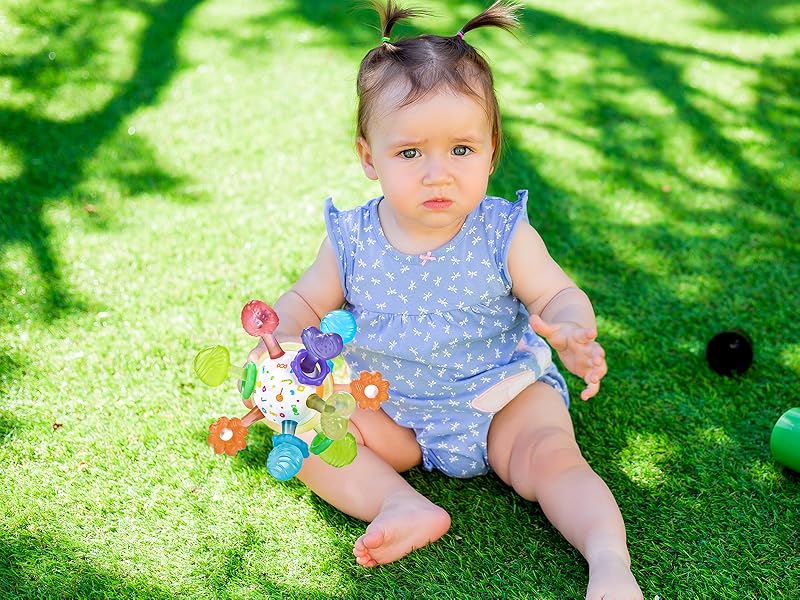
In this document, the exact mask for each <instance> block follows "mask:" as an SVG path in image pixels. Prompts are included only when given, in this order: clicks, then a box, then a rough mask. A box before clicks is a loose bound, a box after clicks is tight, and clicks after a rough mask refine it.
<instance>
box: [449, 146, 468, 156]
mask: <svg viewBox="0 0 800 600" xmlns="http://www.w3.org/2000/svg"><path fill="white" fill-rule="evenodd" d="M470 152H472V150H471V149H470V148H468V147H467V146H456V147H455V148H453V154H455V155H456V156H466V155H467V154H469V153H470Z"/></svg>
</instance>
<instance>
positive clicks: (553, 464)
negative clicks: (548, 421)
mask: <svg viewBox="0 0 800 600" xmlns="http://www.w3.org/2000/svg"><path fill="white" fill-rule="evenodd" d="M520 438H521V439H518V440H516V441H515V443H514V445H513V446H512V449H511V460H510V461H509V471H510V473H509V475H510V477H511V480H512V482H513V485H514V488H515V489H516V490H517V492H518V493H519V494H520V495H521V496H523V497H525V498H528V499H531V500H532V499H534V498H535V489H536V488H537V487H538V485H539V484H540V483H541V482H543V481H550V480H552V479H554V478H556V477H558V476H559V475H560V474H561V473H564V472H566V471H570V470H572V469H575V468H582V467H585V466H586V464H587V463H586V460H585V459H584V458H583V456H582V455H581V451H580V448H579V447H578V444H577V443H576V442H575V438H574V437H573V436H572V435H571V434H570V433H569V432H566V431H564V430H563V429H560V428H557V427H550V428H545V429H541V430H539V431H536V432H534V433H533V434H531V435H528V436H520Z"/></svg>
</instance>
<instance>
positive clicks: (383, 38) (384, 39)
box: [381, 36, 389, 44]
mask: <svg viewBox="0 0 800 600" xmlns="http://www.w3.org/2000/svg"><path fill="white" fill-rule="evenodd" d="M388 41H389V38H388V37H386V36H383V37H382V38H381V44H383V43H384V42H388Z"/></svg>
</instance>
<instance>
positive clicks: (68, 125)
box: [0, 0, 200, 321]
mask: <svg viewBox="0 0 800 600" xmlns="http://www.w3.org/2000/svg"><path fill="white" fill-rule="evenodd" d="M199 3H200V0H173V1H165V2H162V3H158V4H156V3H151V2H144V1H142V2H126V3H119V4H118V3H116V2H105V3H104V10H101V11H97V10H96V9H95V7H71V8H70V9H69V10H68V12H67V14H64V15H60V18H57V19H56V20H55V21H54V22H50V21H49V20H48V19H47V18H46V17H45V16H44V15H45V13H42V12H40V11H38V10H30V11H29V12H26V13H23V14H20V15H18V17H19V20H20V21H22V22H23V23H24V25H25V27H26V29H30V30H32V31H34V32H35V34H33V35H35V36H38V37H46V38H48V39H51V40H53V43H57V44H58V45H59V48H60V49H59V52H58V53H52V54H51V55H50V56H51V57H52V58H50V57H48V54H47V53H46V52H44V51H41V52H37V53H35V54H33V55H30V56H26V55H19V56H12V57H11V58H10V59H9V60H6V61H5V62H4V66H3V67H2V68H0V75H2V76H4V77H6V78H9V79H10V80H12V81H13V83H14V86H15V88H17V89H19V90H20V91H21V92H22V93H23V95H22V96H21V97H24V94H28V93H30V94H33V95H35V96H36V97H40V98H48V99H52V98H54V97H57V95H58V94H59V92H60V91H61V89H62V86H63V89H67V90H69V88H70V86H72V85H76V84H79V85H87V83H88V84H92V82H91V81H89V82H86V81H85V80H80V81H72V79H71V73H72V71H75V72H78V73H81V72H82V70H83V69H86V68H87V63H88V61H90V60H94V59H97V58H98V56H102V54H103V48H102V47H101V46H102V42H101V41H100V38H101V36H102V35H103V31H104V26H105V25H108V21H109V20H111V19H110V17H109V15H110V14H113V13H114V12H115V11H114V9H118V10H120V11H122V10H125V11H129V10H132V11H136V12H138V13H139V15H141V17H142V18H143V19H144V21H145V26H144V28H143V31H142V33H141V37H140V43H139V48H140V51H139V54H138V56H137V57H136V59H135V61H136V62H135V65H134V68H133V73H132V75H131V77H130V78H129V79H128V80H127V81H124V82H122V83H121V84H120V85H119V86H118V87H117V88H116V89H115V90H114V93H113V95H112V96H111V97H110V98H109V99H108V100H107V101H106V102H105V103H104V104H103V106H101V107H98V108H97V109H96V110H88V111H87V112H85V113H83V114H79V115H77V116H74V117H73V118H70V119H66V120H65V119H61V118H58V117H53V116H48V115H47V114H45V112H44V111H42V110H39V109H36V108H33V107H31V108H21V107H18V106H12V105H6V107H4V108H0V140H2V142H3V144H5V145H6V147H7V148H9V149H10V150H11V151H12V154H13V155H14V156H15V157H16V159H17V162H18V165H17V169H16V174H14V175H13V176H12V177H11V178H7V179H3V180H0V214H2V219H0V253H5V252H6V251H7V250H8V249H9V248H11V247H12V246H15V245H19V246H21V247H22V248H24V249H25V250H26V251H29V252H30V254H31V255H32V267H33V269H34V275H35V276H36V277H38V278H39V279H40V280H41V281H42V285H43V287H44V289H45V292H44V298H43V299H42V300H41V303H40V304H41V305H40V306H38V307H35V308H37V309H38V310H34V309H33V308H34V307H29V308H31V309H32V310H30V311H29V314H31V315H34V316H36V315H41V317H42V318H43V319H46V320H48V321H50V320H52V319H54V318H59V317H62V316H66V315H69V314H70V313H75V312H81V311H83V310H84V309H85V302H84V301H83V300H80V299H79V298H77V297H76V296H75V294H74V293H73V292H71V291H70V290H69V286H68V285H67V283H66V282H65V281H64V278H63V276H62V273H61V265H60V259H59V257H58V253H57V251H55V250H54V248H53V230H52V228H51V226H50V225H49V223H48V222H47V219H46V216H45V213H46V210H47V207H48V205H49V204H50V203H51V202H52V201H54V200H56V199H66V200H68V201H69V202H70V203H71V204H72V205H73V206H83V205H91V206H89V207H88V209H87V213H89V218H93V219H94V223H95V224H96V225H100V226H102V224H103V217H101V216H100V215H102V214H103V213H102V204H103V197H102V192H101V193H88V192H86V191H85V190H82V189H81V185H82V183H83V182H84V180H85V179H86V177H87V176H88V173H87V168H89V166H90V164H89V163H90V160H91V159H92V158H93V157H94V155H95V153H96V152H97V151H98V149H99V148H100V147H101V145H103V144H104V143H106V142H107V141H108V140H109V139H111V138H112V137H113V136H114V135H115V134H116V133H117V132H118V131H119V130H120V128H121V127H123V126H124V125H123V124H124V123H125V120H126V118H127V117H128V116H129V115H131V114H132V113H134V112H136V111H138V110H140V109H141V108H143V107H146V106H148V105H150V104H152V103H153V102H154V101H155V100H156V98H157V97H158V94H159V93H160V90H161V89H162V88H163V87H164V86H165V85H167V83H168V82H169V80H170V79H171V77H172V76H173V75H174V73H175V70H176V66H177V55H176V47H177V40H178V36H179V34H180V31H181V29H182V28H183V26H184V23H185V21H186V19H187V17H188V15H189V14H190V13H191V12H192V11H193V10H194V8H195V7H196V6H197V5H198V4H199ZM20 10H21V9H20ZM15 16H17V15H15ZM56 40H58V41H57V42H56ZM62 48H63V52H62V51H61V49H62ZM56 59H57V60H56ZM98 68H99V67H98ZM98 79H100V76H99V75H98ZM109 79H112V77H111V76H109ZM94 84H95V85H96V84H97V81H95V82H94ZM89 87H90V88H91V85H89ZM120 153H121V154H122V157H121V160H119V161H118V163H117V164H115V165H112V167H111V168H112V170H113V171H114V172H113V175H114V177H115V179H116V180H117V181H118V182H119V183H120V184H121V185H122V186H123V188H124V189H125V190H126V191H127V193H130V194H131V195H134V194H137V193H142V192H144V191H153V190H164V189H169V188H171V187H173V186H174V185H175V184H176V183H177V182H178V181H179V179H177V178H175V177H174V176H172V175H170V174H168V173H166V172H164V171H162V170H161V169H159V168H158V167H157V166H156V164H155V160H154V159H153V157H152V155H151V152H150V150H149V149H148V148H146V147H145V146H144V145H143V144H142V143H140V142H138V141H137V140H134V139H132V140H129V141H128V143H126V144H122V145H121V146H120ZM95 204H97V205H99V206H100V208H101V210H100V211H97V214H98V216H95V217H93V216H92V215H93V214H94V213H95V212H96V211H95V209H96V208H97V207H95V206H94V205H95ZM18 277H19V276H18V275H17V274H15V273H14V272H13V271H12V270H10V269H9V268H8V267H7V266H5V265H2V266H0V286H2V287H3V288H4V289H8V290H12V289H13V290H16V289H17V288H19V287H20V285H22V284H23V282H21V281H19V280H18ZM7 302H9V299H8V297H6V296H5V295H4V296H3V297H2V299H0V309H3V310H8V311H9V312H15V311H13V310H12V307H10V306H8V305H7V304H6V303H7Z"/></svg>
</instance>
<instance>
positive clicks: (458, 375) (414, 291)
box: [325, 191, 569, 477]
mask: <svg viewBox="0 0 800 600" xmlns="http://www.w3.org/2000/svg"><path fill="white" fill-rule="evenodd" d="M381 200H382V197H380V198H375V199H373V200H370V201H369V202H368V203H367V204H365V205H363V206H360V207H357V208H354V209H352V210H346V211H339V210H338V209H337V208H336V207H335V206H334V205H333V201H332V200H331V199H330V198H329V199H328V200H327V202H326V205H325V223H326V226H327V229H328V237H329V238H330V240H331V244H332V246H333V249H334V252H335V254H336V256H337V262H338V264H339V275H340V281H341V284H342V289H343V290H344V296H345V299H346V301H347V304H346V306H345V308H346V309H347V310H349V311H351V312H352V313H353V315H354V316H355V319H356V323H357V324H358V333H357V335H356V338H355V340H354V341H353V342H352V343H350V344H347V345H346V346H345V350H344V353H343V354H344V358H345V361H346V362H347V364H348V367H349V368H350V369H351V371H352V372H355V373H358V372H360V371H380V372H381V373H382V374H383V377H384V378H385V379H386V380H387V381H389V385H390V388H389V400H388V401H387V402H384V403H383V405H382V408H383V410H384V411H385V412H386V414H388V415H389V416H390V417H391V418H392V419H393V420H394V421H395V422H396V423H398V424H399V425H402V426H403V427H408V428H410V429H412V430H413V431H414V433H415V434H416V437H417V442H418V443H419V445H420V447H421V448H422V461H423V466H424V467H425V468H426V469H428V470H431V469H433V468H436V469H439V470H440V471H443V472H444V473H446V474H448V475H450V476H453V477H473V476H475V475H482V474H484V473H487V472H488V471H489V470H490V467H489V460H488V455H487V451H486V439H487V435H488V431H489V424H490V423H491V420H492V417H493V416H494V414H495V413H497V411H499V410H500V409H501V408H503V406H505V405H506V404H507V403H508V402H510V401H511V400H512V399H513V398H514V397H515V396H516V395H517V394H519V393H520V392H521V391H522V390H524V389H525V388H526V387H528V386H529V385H531V384H532V383H533V382H534V381H537V380H541V381H543V382H545V383H547V384H549V385H551V386H552V387H553V388H555V389H556V390H557V391H558V392H560V393H561V395H562V397H563V398H564V402H565V403H567V405H569V396H568V392H567V386H566V384H565V382H564V379H563V377H562V376H561V374H560V373H559V372H558V370H557V369H556V367H555V365H554V364H553V362H552V356H551V351H550V347H549V346H548V345H547V343H546V342H544V340H542V339H541V338H540V337H539V336H537V335H536V334H535V333H534V332H533V331H532V330H531V328H530V325H529V324H528V313H527V311H526V310H525V307H524V306H523V305H522V303H521V302H520V301H519V300H517V298H515V297H514V296H512V295H511V279H510V275H509V273H508V264H507V257H508V249H509V246H510V243H511V238H512V236H513V234H514V231H515V230H516V227H517V225H518V223H519V222H520V221H522V220H523V219H525V220H527V211H526V206H527V200H528V194H527V191H519V192H517V201H516V202H513V203H512V202H509V201H507V200H504V199H503V198H497V197H492V196H487V197H485V198H484V199H483V201H482V202H481V204H480V205H479V206H478V207H477V208H476V209H475V210H473V211H472V212H471V213H470V214H469V215H468V216H467V218H466V220H465V222H464V225H463V226H462V228H461V230H460V231H459V232H458V234H456V236H455V237H454V238H453V239H452V240H450V241H449V242H448V243H446V244H445V245H443V246H441V247H439V248H437V249H435V250H432V251H430V252H427V253H426V254H422V255H409V254H403V253H401V252H399V251H397V250H396V249H395V248H394V247H393V246H392V245H391V244H390V243H389V241H388V240H387V239H386V237H385V236H384V234H383V230H382V228H381V226H380V221H379V219H378V204H379V203H380V201H381Z"/></svg>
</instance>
